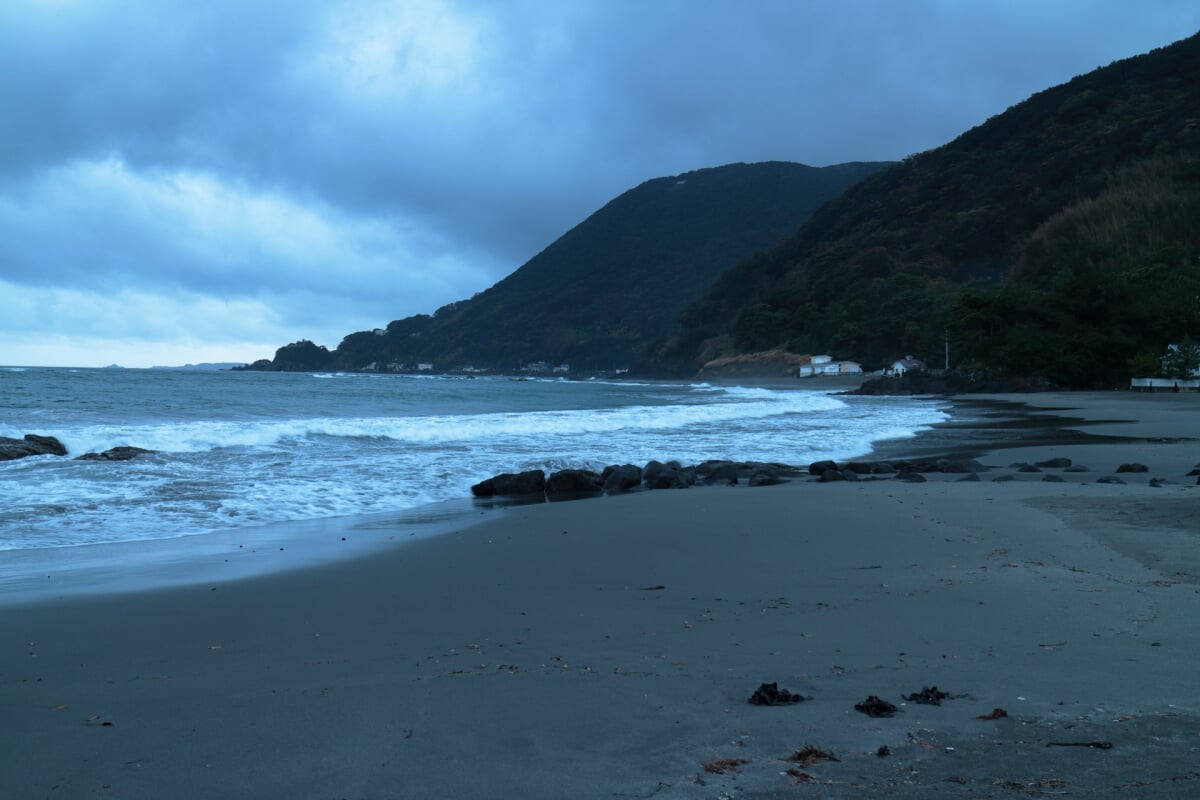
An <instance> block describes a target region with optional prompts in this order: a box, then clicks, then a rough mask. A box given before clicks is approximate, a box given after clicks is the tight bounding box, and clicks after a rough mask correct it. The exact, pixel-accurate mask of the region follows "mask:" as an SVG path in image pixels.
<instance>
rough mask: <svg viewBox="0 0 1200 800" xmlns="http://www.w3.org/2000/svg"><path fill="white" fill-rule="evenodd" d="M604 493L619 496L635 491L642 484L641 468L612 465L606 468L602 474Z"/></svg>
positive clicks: (627, 465) (631, 465)
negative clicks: (622, 493)
mask: <svg viewBox="0 0 1200 800" xmlns="http://www.w3.org/2000/svg"><path fill="white" fill-rule="evenodd" d="M602 477H603V479H604V484H603V486H604V491H605V492H606V493H608V494H620V493H621V492H628V491H630V490H631V489H636V488H637V487H638V486H640V485H641V483H642V468H641V467H638V466H634V465H633V464H614V465H613V466H611V467H606V468H605V470H604V474H603V476H602Z"/></svg>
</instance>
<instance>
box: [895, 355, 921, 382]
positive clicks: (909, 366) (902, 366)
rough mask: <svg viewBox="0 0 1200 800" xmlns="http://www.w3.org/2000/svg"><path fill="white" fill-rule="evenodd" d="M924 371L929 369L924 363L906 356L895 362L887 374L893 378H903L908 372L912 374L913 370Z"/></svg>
mask: <svg viewBox="0 0 1200 800" xmlns="http://www.w3.org/2000/svg"><path fill="white" fill-rule="evenodd" d="M924 369H928V367H926V366H925V362H924V361H922V360H921V359H919V358H913V357H912V356H905V357H904V358H900V359H897V360H895V361H893V362H892V366H890V367H889V368H888V370H887V374H888V375H890V376H892V377H893V378H903V377H904V373H906V372H912V371H913V370H916V371H918V372H920V371H921V370H924Z"/></svg>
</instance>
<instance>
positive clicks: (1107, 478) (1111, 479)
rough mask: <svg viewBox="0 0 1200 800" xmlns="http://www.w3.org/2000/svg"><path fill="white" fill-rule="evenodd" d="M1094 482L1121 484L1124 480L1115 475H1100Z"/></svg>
mask: <svg viewBox="0 0 1200 800" xmlns="http://www.w3.org/2000/svg"><path fill="white" fill-rule="evenodd" d="M1096 483H1121V484H1123V483H1125V481H1123V480H1121V479H1120V478H1118V477H1117V476H1115V475H1101V476H1100V477H1099V478H1096Z"/></svg>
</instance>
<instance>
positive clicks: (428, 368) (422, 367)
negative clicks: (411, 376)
mask: <svg viewBox="0 0 1200 800" xmlns="http://www.w3.org/2000/svg"><path fill="white" fill-rule="evenodd" d="M432 371H433V364H430V363H429V362H428V361H422V362H421V363H419V364H417V372H432Z"/></svg>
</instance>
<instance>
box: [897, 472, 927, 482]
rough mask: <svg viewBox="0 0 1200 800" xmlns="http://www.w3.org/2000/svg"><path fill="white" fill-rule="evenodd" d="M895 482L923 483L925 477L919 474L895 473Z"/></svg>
mask: <svg viewBox="0 0 1200 800" xmlns="http://www.w3.org/2000/svg"><path fill="white" fill-rule="evenodd" d="M896 480H898V481H904V482H905V483H925V476H924V475H922V474H921V473H919V472H897V473H896Z"/></svg>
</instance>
